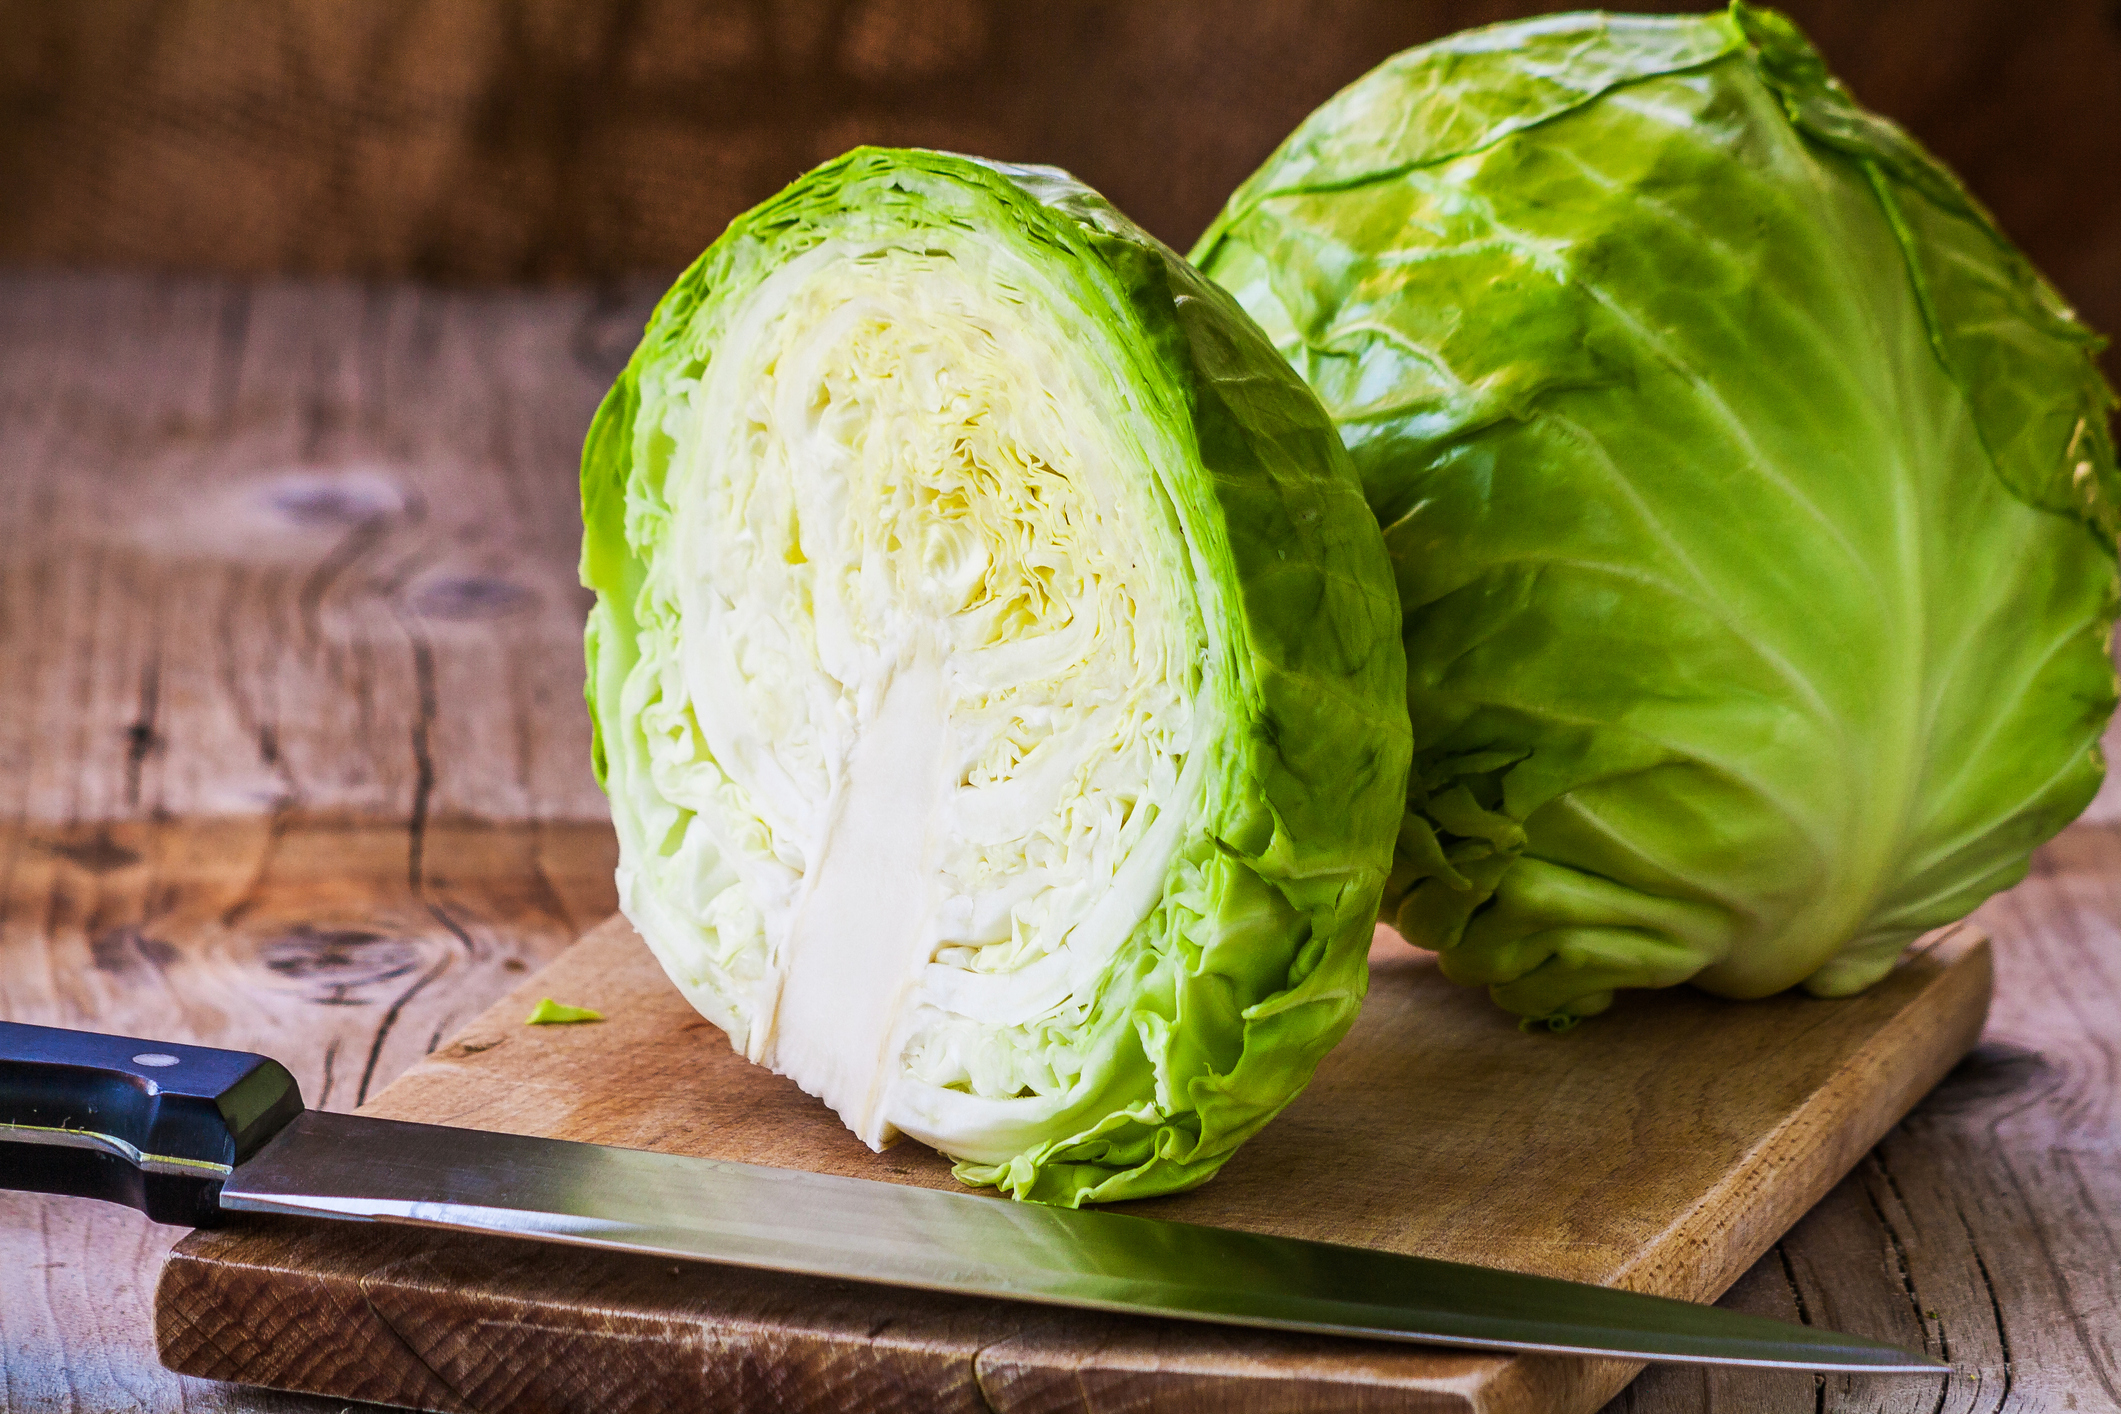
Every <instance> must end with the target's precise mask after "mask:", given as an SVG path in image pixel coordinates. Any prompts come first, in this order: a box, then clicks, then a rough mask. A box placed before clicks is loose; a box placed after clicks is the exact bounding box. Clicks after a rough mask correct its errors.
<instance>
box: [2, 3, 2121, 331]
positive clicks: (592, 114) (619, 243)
mask: <svg viewBox="0 0 2121 1414" xmlns="http://www.w3.org/2000/svg"><path fill="white" fill-rule="evenodd" d="M1561 8H1568V7H1565V6H1560V5H1553V4H1539V3H1526V0H1157V3H1149V4H1144V3H1134V0H1047V3H1039V4H1030V3H1017V4H1012V3H1006V2H1005V0H362V3H358V4H354V3H326V0H310V2H309V3H300V2H299V0H282V2H281V3H262V0H259V2H253V0H69V3H64V4H60V3H54V0H0V192H4V193H5V196H4V197H0V261H4V262H37V263H60V264H67V265H90V266H101V265H125V266H150V267H154V268H158V269H182V270H195V271H218V272H243V273H300V274H333V275H337V274H353V275H364V276H386V277H387V276H413V277H418V278H429V279H441V280H448V281H480V282H493V281H551V280H567V279H581V278H590V279H595V278H602V277H607V276H611V275H618V274H625V273H628V272H633V271H643V270H646V271H668V270H674V269H675V268H677V267H678V266H681V265H683V264H685V263H686V262H687V261H689V260H690V259H691V258H692V256H694V255H695V254H697V253H698V252H699V251H700V250H701V249H702V248H703V247H704V246H706V244H707V243H708V242H709V241H711V240H712V239H713V238H714V236H715V235H716V234H717V233H718V232H719V231H720V230H721V228H722V226H723V224H724V223H725V222H726V221H727V220H728V219H729V218H730V217H731V216H732V215H734V214H735V213H736V212H738V211H741V210H743V209H744V208H745V207H747V206H749V205H751V204H752V203H754V202H757V201H759V200H760V199H762V198H763V197H765V196H767V195H769V194H771V193H772V192H773V191H775V190H776V189H778V188H779V187H780V186H781V185H782V184H784V183H785V182H787V181H788V180H790V179H791V178H793V177H794V176H795V175H796V174H797V173H799V172H801V171H802V170H804V169H805V168H807V167H810V166H812V165H814V164H816V163H817V162H820V161H822V160H824V159H825V158H828V157H831V156H834V155H835V154H837V153H839V152H841V151H844V150H845V149H846V148H848V147H850V146H853V145H854V144H856V143H861V142H879V143H891V144H912V145H922V146H933V147H947V148H953V149H958V150H963V151H970V152H977V153H982V154H985V155H988V156H993V157H1002V158H1011V159H1023V160H1035V161H1043V162H1054V163H1058V164H1060V165H1061V166H1064V167H1068V168H1070V169H1072V170H1073V171H1075V172H1076V173H1077V174H1078V175H1080V176H1081V177H1083V178H1084V179H1085V180H1087V181H1089V182H1090V183H1091V184H1093V185H1095V186H1097V187H1099V188H1101V189H1102V190H1103V191H1104V192H1105V193H1106V194H1107V195H1109V196H1110V197H1111V198H1112V199H1113V200H1114V201H1116V202H1117V203H1118V204H1119V205H1120V206H1121V207H1123V208H1124V209H1126V210H1127V211H1129V212H1130V213H1132V214H1133V215H1134V217H1135V218H1136V219H1137V220H1139V221H1141V222H1142V223H1143V224H1145V225H1147V226H1148V227H1149V229H1151V230H1152V231H1155V232H1156V233H1157V234H1158V235H1160V236H1162V237H1163V238H1164V239H1165V240H1167V241H1169V242H1171V243H1172V244H1174V245H1177V246H1179V247H1180V248H1183V247H1184V246H1186V245H1187V244H1189V243H1190V242H1191V241H1192V239H1193V237H1194V236H1195V235H1197V234H1198V233H1199V231H1200V229H1201V228H1202V227H1203V226H1204V225H1205V224H1206V223H1207V221H1208V219H1209V217H1210V216H1211V215H1213V213H1214V211H1215V209H1216V208H1217V206H1218V205H1219V204H1220V202H1221V201H1222V199H1223V197H1224V196H1225V195H1226V194H1227V193H1228V192H1229V190H1230V189H1231V188H1232V187H1233V186H1234V185H1235V184H1236V183H1237V182H1238V180H1239V179H1241V178H1242V177H1243V176H1244V175H1245V174H1246V173H1247V172H1249V171H1250V170H1251V169H1252V168H1253V167H1254V166H1255V165H1257V164H1258V162H1259V161H1260V160H1261V159H1262V158H1263V157H1265V156H1266V155H1267V153H1268V152H1269V151H1270V150H1271V149H1272V148H1273V146H1274V144H1275V143H1276V142H1277V141H1278V140H1279V139H1280V138H1281V137H1282V135H1283V134H1284V133H1286V132H1287V131H1288V130H1289V128H1290V127H1291V126H1292V125H1293V124H1294V123H1295V122H1296V121H1297V120H1298V119H1299V118H1301V117H1302V116H1303V115H1304V114H1305V113H1306V112H1308V111H1309V110H1310V109H1311V108H1312V107H1314V106H1315V105H1316V104H1317V103H1319V102H1320V101H1321V100H1322V99H1324V98H1325V97H1326V96H1327V95H1329V94H1330V93H1332V92H1333V91H1334V90H1336V89H1337V88H1339V87H1340V86H1341V85H1343V84H1345V83H1347V82H1348V81H1349V80H1351V79H1353V78H1354V77H1356V76H1357V75H1358V74H1360V73H1362V72H1363V71H1364V70H1366V69H1368V68H1369V67H1370V66H1371V65H1373V64H1375V63H1377V62H1378V61H1379V60H1381V59H1383V58H1384V57H1385V56H1386V55H1388V54H1391V53H1393V52H1394V51H1396V50H1398V49H1400V48H1403V47H1405V46H1407V45H1410V44H1415V43H1418V42H1420V41H1422V40H1425V39H1429V38H1433V37H1435V36H1437V35H1440V34H1444V33H1447V32H1449V31H1451V30H1454V29H1459V28H1463V27H1465V26H1469V25H1477V24H1486V23H1490V22H1492V21H1496V20H1501V19H1507V18H1510V17H1513V16H1517V15H1523V14H1530V13H1534V12H1537V11H1541V10H1550V9H1561ZM1642 8H1646V9H1700V8H1705V6H1702V5H1700V4H1694V5H1672V4H1647V5H1643V6H1642ZM1787 8H1788V9H1789V10H1790V12H1791V13H1792V14H1793V15H1795V17H1796V18H1797V19H1798V20H1799V21H1800V22H1801V23H1802V24H1803V25H1804V26H1805V27H1806V28H1807V29H1808V30H1809V31H1810V33H1811V34H1812V36H1813V38H1814V39H1815V40H1816V41H1817V42H1818V43H1819V45H1820V46H1821V48H1822V49H1824V51H1825V52H1826V54H1827V56H1828V58H1829V60H1830V61H1831V62H1832V63H1833V65H1834V67H1835V68H1836V70H1837V71H1838V72H1840V73H1841V74H1842V75H1843V76H1844V77H1845V78H1846V79H1847V80H1848V82H1849V83H1850V84H1851V86H1852V87H1853V88H1854V89H1855V91H1856V92H1857V94H1858V95H1859V96H1860V97H1861V98H1863V99H1864V100H1865V101H1866V102H1868V103H1870V104H1871V105H1873V106H1874V107H1876V108H1878V109H1880V110H1882V111H1884V112H1885V113H1888V114H1890V115H1891V116H1893V117H1895V118H1897V119H1899V120H1900V121H1901V122H1903V123H1904V124H1906V125H1907V126H1908V127H1910V128H1912V129H1913V130H1914V131H1915V132H1916V133H1917V134H1918V135H1919V136H1920V137H1921V138H1923V140H1925V141H1926V142H1928V143H1929V144H1930V145H1931V146H1932V147H1934V148H1935V149H1936V150H1937V151H1938V152H1939V153H1941V154H1942V155H1943V156H1944V157H1945V158H1946V159H1947V160H1949V161H1950V162H1952V163H1953V164H1954V165H1955V166H1956V167H1957V168H1958V169H1959V170H1960V171H1961V172H1962V173H1963V174H1964V175H1965V176H1966V178H1967V179H1968V181H1969V182H1970V183H1971V184H1972V186H1973V187H1974V189H1975V190H1976V191H1977V192H1978V193H1979V194H1980V195H1981V196H1982V197H1984V198H1985V199H1986V200H1987V201H1988V202H1989V203H1990V204H1991V205H1992V206H1993V207H1994V208H1995V210H1996V211H1997V213H1998V214H1999V215H2000V216H2001V218H2002V220H2003V223H2004V225H2005V226H2006V228H2007V229H2009V230H2010V231H2012V232H2013V233H2014V234H2015V235H2016V236H2017V237H2018V238H2019V239H2020V240H2021V241H2022V242H2023V243H2024V244H2025V245H2026V247H2027V248H2028V249H2029V250H2031V252H2032V253H2033V255H2034V257H2035V258H2036V259H2037V260H2038V261H2039V262H2040V263H2041V265H2042V266H2043V267H2044V268H2045V269H2046V270H2047V271H2048V273H2049V274H2050V275H2051V277H2052V278H2054V279H2055V280H2056V282H2057V283H2058V284H2060V285H2061V286H2062V288H2063V289H2064V290H2065V291H2066V292H2067V293H2068V294H2069V295H2070V297H2071V298H2072V299H2074V300H2075V301H2077V302H2078V304H2079V306H2080V308H2081V309H2082V311H2083V312H2084V313H2085V314H2086V316H2087V317H2089V318H2090V319H2091V320H2092V321H2093V322H2094V323H2095V324H2097V325H2099V326H2101V327H2102V328H2106V329H2115V328H2121V177H2117V173H2121V3H2117V0H1794V3H1791V4H1789V5H1788V6H1787Z"/></svg>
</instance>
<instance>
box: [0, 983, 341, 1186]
mask: <svg viewBox="0 0 2121 1414" xmlns="http://www.w3.org/2000/svg"><path fill="white" fill-rule="evenodd" d="M301 1110H302V1091H301V1087H300V1086H299V1085H297V1084H296V1083H295V1078H294V1077H293V1076H292V1075H290V1074H288V1072H287V1069H286V1068H285V1067H284V1066H282V1065H281V1064H280V1063H279V1062H278V1061H274V1060H268V1059H267V1058H265V1057H264V1056H256V1055H250V1054H247V1053H245V1052H241V1051H217V1050H209V1049H207V1048H206V1047H203V1046H178V1045H172V1044H170V1043H169V1042H166V1041H144V1040H139V1039H136V1038H132V1037H125V1036H104V1035H99V1034H97V1033H94V1032H88V1031H68V1030H62V1029H60V1028H57V1027H49V1026H27V1025H23V1024H21V1023H19V1022H0V1188H13V1189H21V1190H25V1191H28V1192H34V1193H64V1194H69V1195H72V1196H74V1197H80V1198H100V1199H103V1200H104V1201H105V1202H111V1203H123V1204H125V1205H126V1206H128V1207H132V1208H138V1209H139V1210H140V1211H141V1212H143V1213H146V1214H147V1215H148V1216H149V1217H150V1218H153V1219H154V1220H155V1221H156V1222H164V1223H181V1224H185V1225H188V1226H192V1227H208V1226H211V1225H213V1224H214V1223H216V1222H218V1221H219V1220H220V1216H221V1210H220V1205H219V1199H220V1194H221V1185H222V1183H223V1181H225V1180H226V1179H227V1177H228V1175H229V1173H230V1172H231V1170H233V1169H234V1167H235V1166H236V1165H237V1164H239V1163H241V1162H242V1161H243V1160H245V1159H247V1158H249V1157H250V1156H251V1155H252V1154H253V1153H255V1152H256V1151H257V1149H258V1147H259V1146H260V1145H262V1144H264V1142H265V1141H266V1140H268V1139H270V1138H271V1137H272V1136H273V1135H274V1134H276V1133H278V1132H279V1130H280V1128H281V1127H282V1126H283V1125H285V1124H286V1123H287V1122H288V1121H289V1120H290V1119H292V1118H294V1116H295V1115H297V1114H299V1113H301Z"/></svg>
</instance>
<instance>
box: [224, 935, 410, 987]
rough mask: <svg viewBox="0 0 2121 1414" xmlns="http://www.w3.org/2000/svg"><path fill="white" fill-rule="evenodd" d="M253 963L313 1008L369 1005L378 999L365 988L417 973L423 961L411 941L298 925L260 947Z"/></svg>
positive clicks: (395, 937)
mask: <svg viewBox="0 0 2121 1414" xmlns="http://www.w3.org/2000/svg"><path fill="white" fill-rule="evenodd" d="M258 960H259V961H260V962H262V963H263V964H264V965H265V970H266V971H267V972H269V973H271V974H272V975H273V977H274V978H275V979H277V980H278V981H279V982H280V983H281V984H282V985H283V986H284V987H286V988H287V989H288V990H292V991H296V992H299V993H301V994H302V998H303V1000H304V1001H307V1002H309V1003H310V1004H312V1005H314V1006H369V1005H371V1004H373V1003H374V1002H376V1001H377V1000H379V999H378V998H377V997H375V996H373V995H366V993H367V992H368V991H369V989H371V988H376V987H380V986H381V985H382V984H383V983H386V982H391V981H394V980H396V979H397V978H400V977H404V976H406V975H408V974H410V973H413V972H416V971H418V970H419V969H420V967H421V966H422V965H423V964H424V963H425V961H426V958H425V956H424V950H423V949H422V948H421V946H420V944H419V943H418V942H417V941H415V940H414V939H411V938H404V937H399V936H396V935H394V934H390V933H378V932H373V931H371V930H369V929H366V928H329V927H321V928H320V927H316V926H313V925H311V924H308V923H298V924H296V925H295V926H294V927H293V928H290V929H288V930H287V931H286V932H284V933H282V934H280V935H279V936H277V937H274V938H270V939H268V940H266V941H265V942H264V943H262V944H260V945H259V948H258Z"/></svg>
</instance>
